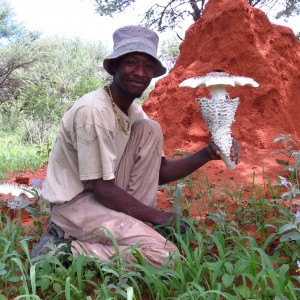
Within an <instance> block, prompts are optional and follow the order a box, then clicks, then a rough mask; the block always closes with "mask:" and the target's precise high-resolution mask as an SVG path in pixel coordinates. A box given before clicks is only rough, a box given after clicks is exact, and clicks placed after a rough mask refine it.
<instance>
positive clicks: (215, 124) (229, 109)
mask: <svg viewBox="0 0 300 300" xmlns="http://www.w3.org/2000/svg"><path fill="white" fill-rule="evenodd" d="M245 85H249V86H252V87H258V86H259V84H258V83H257V82H256V81H254V80H253V79H252V78H249V77H243V76H232V75H230V74H228V73H225V72H223V71H214V72H211V73H208V74H207V75H205V76H203V77H192V78H188V79H186V80H184V81H183V82H181V83H180V84H179V86H180V87H192V88H196V87H210V88H211V91H210V94H211V99H207V98H197V99H196V100H197V102H198V104H199V107H200V111H201V114H202V116H203V119H204V121H205V123H206V125H207V126H208V128H209V131H210V133H211V136H212V140H213V141H214V142H215V144H216V145H217V146H218V147H219V148H220V150H221V153H222V154H221V158H222V159H223V161H224V162H225V165H226V167H227V169H228V170H232V169H234V168H235V167H236V164H235V162H234V161H232V160H231V158H230V148H231V145H232V135H231V129H230V127H231V125H232V123H233V122H234V116H235V113H236V110H237V107H238V104H239V101H240V99H239V98H235V99H230V98H229V95H228V94H227V92H226V90H225V88H226V87H234V86H245Z"/></svg>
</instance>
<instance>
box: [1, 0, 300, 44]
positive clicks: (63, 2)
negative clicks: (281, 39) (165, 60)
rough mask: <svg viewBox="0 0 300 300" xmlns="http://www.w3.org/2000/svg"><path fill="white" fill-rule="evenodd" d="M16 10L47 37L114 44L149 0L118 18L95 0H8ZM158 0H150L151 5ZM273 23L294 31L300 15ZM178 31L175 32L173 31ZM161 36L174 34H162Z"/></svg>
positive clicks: (19, 18) (298, 27) (298, 26)
mask: <svg viewBox="0 0 300 300" xmlns="http://www.w3.org/2000/svg"><path fill="white" fill-rule="evenodd" d="M7 1H8V2H9V3H10V4H11V6H12V8H13V10H14V13H15V19H16V20H17V21H18V22H22V23H23V24H24V25H25V27H26V28H27V29H29V30H37V31H40V32H42V33H43V35H44V36H61V37H70V38H72V37H80V38H81V39H84V40H87V41H101V42H102V43H103V44H104V45H105V46H107V47H111V44H112V34H113V32H114V31H115V30H116V29H117V28H119V27H121V26H124V25H135V24H136V25H137V24H138V23H139V21H141V19H142V15H141V13H142V12H143V11H144V9H145V2H144V1H145V0H142V1H137V3H136V4H135V7H134V8H130V9H127V11H126V14H116V15H115V16H114V18H111V17H100V16H99V14H97V13H96V12H95V0H7ZM151 2H155V0H147V8H148V5H150V4H151ZM269 18H270V21H271V22H272V23H276V24H280V25H284V26H288V27H290V28H291V29H293V30H294V32H295V33H296V32H299V31H300V20H299V19H300V17H298V20H297V18H293V19H290V20H289V23H286V22H284V20H275V18H272V17H270V16H269ZM191 24H192V19H190V21H187V22H186V23H185V24H184V25H183V27H184V28H183V29H182V30H179V33H180V34H181V36H183V35H184V31H185V30H186V29H187V28H188V27H189V26H190V25H191ZM173 34H174V33H173ZM159 35H160V36H161V38H162V39H163V38H165V37H167V36H170V33H165V34H164V35H162V34H159Z"/></svg>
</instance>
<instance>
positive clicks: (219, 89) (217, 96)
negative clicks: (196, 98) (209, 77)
mask: <svg viewBox="0 0 300 300" xmlns="http://www.w3.org/2000/svg"><path fill="white" fill-rule="evenodd" d="M210 95H211V99H212V100H221V99H226V98H227V97H228V94H227V92H226V90H225V88H224V86H219V85H217V86H214V87H213V88H212V89H211V91H210Z"/></svg>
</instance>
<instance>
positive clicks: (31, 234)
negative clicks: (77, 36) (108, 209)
mask: <svg viewBox="0 0 300 300" xmlns="http://www.w3.org/2000/svg"><path fill="white" fill-rule="evenodd" d="M0 142H1V145H4V146H3V147H1V149H0V159H1V162H2V161H3V162H4V163H3V164H1V171H0V172H2V173H0V174H6V173H7V172H19V171H22V170H28V169H35V168H38V167H39V166H40V165H41V164H43V163H44V162H45V159H43V158H38V157H39V156H41V157H47V155H42V153H43V151H42V152H41V151H40V150H39V149H37V148H34V147H33V146H29V145H22V144H21V143H20V142H19V141H18V139H17V138H16V137H7V136H5V137H4V136H2V137H0ZM40 149H41V148H40ZM46 150H47V148H46ZM44 153H47V151H44ZM8 156H9V157H11V159H7V157H8ZM20 157H22V158H20ZM4 158H5V159H4ZM9 161H11V164H9V163H8V162H9ZM20 161H22V163H19V162H20ZM4 165H5V166H6V167H5V168H6V169H5V168H4V167H3V166H4ZM7 170H9V171H7ZM293 171H294V170H293ZM291 178H292V177H291ZM293 178H295V177H293ZM254 179H255V174H253V181H252V187H250V189H247V192H246V191H245V190H244V189H243V187H237V186H236V185H235V184H234V182H230V183H229V184H228V186H229V187H228V186H226V188H225V187H222V186H220V185H217V184H213V183H210V182H209V180H208V178H207V176H206V175H205V174H202V173H201V172H199V173H197V172H196V173H195V174H193V176H191V177H186V178H184V179H183V180H181V181H178V182H177V183H175V184H174V185H172V186H164V188H165V190H166V191H167V192H168V193H169V201H170V203H171V204H172V208H173V210H174V211H176V212H177V213H179V214H182V215H183V216H185V217H186V218H190V219H191V218H192V214H191V213H192V212H191V203H193V202H195V201H198V203H200V204H201V205H199V213H197V216H201V218H200V219H197V221H195V220H193V221H191V222H190V227H189V229H188V231H187V233H186V234H184V235H181V234H179V233H177V232H174V234H173V239H175V240H176V243H177V245H178V247H179V250H180V252H179V253H177V255H175V256H174V257H172V258H171V259H170V260H169V261H168V262H167V263H166V264H165V265H164V266H163V267H162V268H161V269H159V270H157V269H154V268H153V267H151V266H150V265H148V264H147V263H146V261H144V260H143V258H142V256H141V254H140V253H139V252H138V251H137V249H136V248H135V247H132V248H130V251H129V252H126V254H124V253H120V251H119V249H118V244H117V242H116V241H115V240H114V239H113V237H112V236H111V239H112V242H113V244H114V245H115V248H116V255H114V256H113V257H112V258H111V260H110V261H99V259H98V258H97V257H85V256H83V255H77V256H76V257H70V266H69V267H68V268H67V267H66V266H65V265H64V264H63V263H62V262H61V261H60V260H59V259H58V258H57V257H59V256H60V255H61V254H63V253H62V251H63V250H62V248H60V247H54V246H53V248H52V250H51V251H50V252H49V253H48V254H47V255H45V256H44V257H43V259H41V260H40V261H39V262H37V263H35V262H33V261H32V260H31V258H30V255H29V253H30V250H31V248H32V247H33V246H34V244H35V243H37V241H38V237H39V236H40V234H41V233H42V231H43V226H44V225H45V224H47V222H48V221H49V205H48V204H46V203H44V201H43V199H41V198H40V197H39V195H38V193H35V192H33V193H34V194H35V196H36V198H35V201H32V202H31V204H28V203H27V204H26V205H27V207H23V208H20V209H19V210H17V211H15V213H14V215H15V216H17V217H16V218H15V219H12V218H11V215H12V214H11V213H10V211H9V210H7V209H8V208H7V204H6V202H5V201H1V202H0V211H1V215H0V300H8V299H9V300H10V299H28V300H29V299H42V300H46V299H51V300H52V299H54V300H56V299H57V300H58V299H63V300H64V299H67V300H68V299H75V300H76V299H87V300H92V299H93V300H94V299H105V300H107V299H128V300H131V299H132V300H133V299H142V300H148V299H153V300H161V299H174V300H175V299H186V300H193V299H195V300H196V299H197V300H202V299H203V300H206V299H207V300H214V299H216V300H217V299H229V300H237V299H262V300H269V299H272V300H273V299H274V300H279V299H281V300H285V299H288V300H297V299H300V273H299V271H300V270H299V268H300V208H299V207H297V206H295V204H293V201H292V200H298V199H297V197H298V196H299V186H298V182H297V181H294V182H292V181H291V179H289V180H290V182H288V184H286V182H285V181H281V182H280V180H278V182H277V183H275V184H271V182H270V181H268V182H267V183H265V184H264V185H263V187H260V186H258V185H256V184H255V180H254ZM267 189H268V190H267ZM267 195H268V196H267ZM229 203H231V204H232V203H233V204H234V205H235V207H236V209H235V210H232V207H230V205H229ZM200 207H205V209H206V214H205V215H204V214H203V211H202V212H201V208H200ZM194 208H195V207H194ZM21 209H26V210H28V211H29V212H30V213H31V215H32V217H33V219H34V222H33V224H32V225H31V226H30V227H28V226H27V227H24V226H22V223H21ZM9 216H10V217H9ZM193 216H194V217H195V214H194V215H193ZM127 250H128V249H127ZM128 253H129V254H128ZM124 255H134V256H135V257H136V258H137V261H138V262H137V263H128V262H126V260H124V259H122V258H121V257H124Z"/></svg>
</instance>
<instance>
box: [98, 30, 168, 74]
mask: <svg viewBox="0 0 300 300" xmlns="http://www.w3.org/2000/svg"><path fill="white" fill-rule="evenodd" d="M158 40H159V38H158V35H157V34H156V33H155V32H154V31H152V30H150V29H148V28H145V27H142V26H135V25H130V26H124V27H121V28H119V29H117V30H116V31H115V32H114V34H113V41H114V48H113V53H112V54H110V55H108V56H106V57H105V58H104V60H103V67H104V69H105V70H106V71H107V72H108V73H109V74H110V75H113V71H112V60H114V59H116V58H118V57H120V56H123V55H125V54H128V53H132V52H141V53H146V54H148V55H150V56H152V57H153V58H154V59H155V61H156V64H155V65H154V77H159V76H161V75H163V74H165V73H166V68H165V67H164V66H163V64H162V62H161V61H160V59H159V58H158V56H157V46H158Z"/></svg>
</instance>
